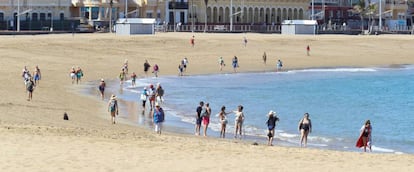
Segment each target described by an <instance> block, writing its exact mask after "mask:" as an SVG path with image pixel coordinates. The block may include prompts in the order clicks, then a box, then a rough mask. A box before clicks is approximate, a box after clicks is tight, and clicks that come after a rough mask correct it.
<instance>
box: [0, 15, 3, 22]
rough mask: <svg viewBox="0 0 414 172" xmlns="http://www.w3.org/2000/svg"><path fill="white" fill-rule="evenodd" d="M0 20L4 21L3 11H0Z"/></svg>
mask: <svg viewBox="0 0 414 172" xmlns="http://www.w3.org/2000/svg"><path fill="white" fill-rule="evenodd" d="M0 21H4V13H0Z"/></svg>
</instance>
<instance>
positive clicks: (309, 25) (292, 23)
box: [282, 20, 318, 35]
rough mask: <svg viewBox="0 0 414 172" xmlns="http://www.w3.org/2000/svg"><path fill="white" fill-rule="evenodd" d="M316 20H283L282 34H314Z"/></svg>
mask: <svg viewBox="0 0 414 172" xmlns="http://www.w3.org/2000/svg"><path fill="white" fill-rule="evenodd" d="M317 25H318V22H317V21H316V20H284V21H283V22H282V35H296V34H316V26H317Z"/></svg>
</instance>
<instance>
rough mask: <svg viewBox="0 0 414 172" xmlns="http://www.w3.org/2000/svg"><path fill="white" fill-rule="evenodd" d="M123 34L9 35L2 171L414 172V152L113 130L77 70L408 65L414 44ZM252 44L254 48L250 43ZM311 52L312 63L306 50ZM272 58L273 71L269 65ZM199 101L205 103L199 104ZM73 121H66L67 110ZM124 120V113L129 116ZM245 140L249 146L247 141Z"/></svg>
mask: <svg viewBox="0 0 414 172" xmlns="http://www.w3.org/2000/svg"><path fill="white" fill-rule="evenodd" d="M191 36H192V34H191V33H157V34H156V35H146V36H143V35H138V36H129V37H128V36H116V35H110V34H77V35H75V36H74V37H72V35H70V34H68V35H66V34H63V35H37V36H2V37H0V39H1V41H0V58H1V61H0V64H1V68H0V71H1V75H0V80H1V81H2V84H0V95H1V96H2V98H1V99H0V111H1V113H0V145H1V146H0V152H1V156H0V169H2V170H1V171H270V170H272V171H305V170H306V171H346V172H348V171H364V172H365V171H387V172H388V171H411V170H412V169H413V164H414V156H413V155H395V154H375V153H372V154H369V153H358V152H340V151H330V150H318V149H301V148H296V147H279V146H273V147H268V146H265V145H258V146H254V145H251V144H250V143H245V142H240V141H234V140H231V139H228V140H220V139H216V138H202V137H196V136H189V135H181V134H174V133H168V132H164V134H163V135H161V136H158V135H156V134H155V133H153V132H152V131H148V130H146V129H144V128H141V127H135V126H129V125H126V124H116V125H112V124H111V122H110V118H109V117H110V116H109V113H108V112H106V105H107V102H106V101H101V100H100V98H99V97H98V95H96V97H94V96H86V95H82V94H80V93H79V91H78V90H79V89H80V88H82V87H83V85H82V84H80V85H72V84H71V80H70V78H69V70H70V68H71V67H72V66H80V67H82V69H83V70H84V73H85V77H84V78H83V80H84V81H96V82H97V84H98V80H99V79H100V78H105V79H115V78H117V76H118V73H119V71H120V69H121V67H122V64H123V62H124V60H125V59H128V61H129V71H130V72H133V71H135V72H136V73H137V74H138V76H139V77H142V76H144V74H143V63H144V60H145V59H148V60H149V62H150V63H151V64H152V65H153V64H158V65H159V66H160V75H177V72H178V70H177V67H178V64H179V62H180V60H181V59H182V58H183V57H187V58H188V59H189V67H188V69H187V71H188V73H187V74H189V75H191V74H210V73H220V71H219V66H218V61H217V60H218V57H220V56H222V57H223V58H224V60H225V62H226V63H227V64H228V65H227V66H226V67H225V69H224V71H223V72H226V73H230V72H232V69H231V68H230V63H231V58H232V57H233V56H234V55H236V56H237V57H238V58H239V62H240V68H239V71H240V72H252V71H256V72H260V71H270V70H275V66H276V61H277V59H281V60H282V61H283V62H284V68H285V69H299V68H319V67H338V66H341V67H343V66H345V67H371V66H387V67H388V66H389V67H399V65H401V64H414V57H413V55H412V52H413V45H414V37H413V36H411V35H380V36H342V35H317V36H309V35H308V36H283V35H273V34H204V33H196V34H195V47H194V48H192V47H191V46H190V43H189V40H190V38H191ZM245 36H246V37H247V39H248V44H247V47H244V46H243V37H245ZM307 45H310V48H311V52H310V56H307V55H306V46H307ZM263 52H266V54H267V59H268V60H267V64H266V65H265V64H264V63H263V61H262V55H263ZM25 65H26V66H28V68H29V70H30V71H31V72H33V70H34V66H35V65H39V67H40V69H41V72H42V80H41V81H40V85H39V86H38V87H37V88H36V89H35V91H34V95H33V101H30V102H29V101H27V100H26V99H27V95H26V92H25V88H24V84H23V80H22V78H21V72H22V68H23V66H25ZM195 101H197V100H195ZM64 112H67V113H68V114H69V118H70V120H69V121H64V120H62V117H63V113H64ZM121 113H122V112H121ZM237 142H239V143H237Z"/></svg>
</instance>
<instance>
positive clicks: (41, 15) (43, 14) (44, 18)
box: [40, 13, 46, 21]
mask: <svg viewBox="0 0 414 172" xmlns="http://www.w3.org/2000/svg"><path fill="white" fill-rule="evenodd" d="M45 20H46V14H45V13H40V21H45Z"/></svg>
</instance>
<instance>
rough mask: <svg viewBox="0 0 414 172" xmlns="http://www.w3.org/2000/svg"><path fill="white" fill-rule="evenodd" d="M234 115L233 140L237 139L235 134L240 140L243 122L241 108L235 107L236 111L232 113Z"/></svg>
mask: <svg viewBox="0 0 414 172" xmlns="http://www.w3.org/2000/svg"><path fill="white" fill-rule="evenodd" d="M233 112H234V114H235V116H236V117H235V118H234V126H235V127H234V138H235V139H236V138H237V133H239V135H240V139H241V137H242V127H243V122H244V114H243V106H242V105H239V106H238V107H237V111H233Z"/></svg>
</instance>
